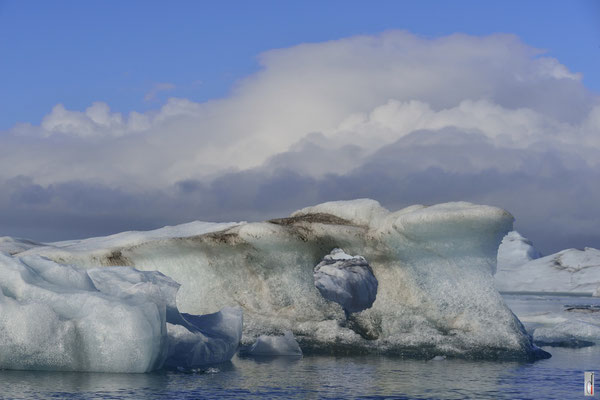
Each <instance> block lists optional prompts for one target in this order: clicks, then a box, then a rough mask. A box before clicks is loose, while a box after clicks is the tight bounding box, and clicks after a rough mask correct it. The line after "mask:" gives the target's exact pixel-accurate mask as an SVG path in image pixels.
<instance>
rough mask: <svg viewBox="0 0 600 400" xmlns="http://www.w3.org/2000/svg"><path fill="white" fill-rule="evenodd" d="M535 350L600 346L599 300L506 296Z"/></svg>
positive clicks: (591, 298)
mask: <svg viewBox="0 0 600 400" xmlns="http://www.w3.org/2000/svg"><path fill="white" fill-rule="evenodd" d="M507 302H508V304H509V306H510V308H511V309H512V310H513V311H514V312H515V314H517V315H518V316H519V319H520V320H521V321H522V322H523V324H524V325H525V327H526V328H527V330H528V331H529V332H530V334H531V335H532V336H533V340H534V343H535V344H536V345H538V346H555V347H585V346H592V345H595V344H599V343H600V299H597V298H593V297H573V296H566V295H561V296H554V295H544V296H539V295H522V294H521V295H518V296H517V295H508V298H507Z"/></svg>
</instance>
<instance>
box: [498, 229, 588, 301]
mask: <svg viewBox="0 0 600 400" xmlns="http://www.w3.org/2000/svg"><path fill="white" fill-rule="evenodd" d="M494 279H495V283H496V288H497V289H498V290H500V291H503V292H548V293H567V292H570V293H581V294H587V295H593V294H594V293H595V292H596V291H597V290H598V288H599V287H600V250H597V249H593V248H589V247H586V248H585V249H584V250H578V249H567V250H562V251H560V252H558V253H555V254H551V255H549V256H545V257H540V254H539V252H537V250H535V248H533V246H532V244H531V242H529V241H528V240H527V239H525V238H523V237H522V236H520V235H519V234H518V233H516V232H511V233H510V234H508V235H507V236H506V237H505V238H504V240H503V241H502V244H501V245H500V247H499V249H498V271H497V272H496V275H495V277H494Z"/></svg>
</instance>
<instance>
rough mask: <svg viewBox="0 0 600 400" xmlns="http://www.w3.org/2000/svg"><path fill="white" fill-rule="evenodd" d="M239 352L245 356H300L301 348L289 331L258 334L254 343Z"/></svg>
mask: <svg viewBox="0 0 600 400" xmlns="http://www.w3.org/2000/svg"><path fill="white" fill-rule="evenodd" d="M240 353H241V354H243V355H247V356H270V357H271V356H295V357H298V356H301V355H302V350H301V349H300V346H299V345H298V342H297V341H296V339H295V338H294V334H293V333H292V332H291V331H285V332H284V334H283V336H268V335H260V336H259V337H258V338H257V339H256V342H254V344H252V345H251V346H249V347H248V348H247V349H244V351H243V352H242V351H241V350H240Z"/></svg>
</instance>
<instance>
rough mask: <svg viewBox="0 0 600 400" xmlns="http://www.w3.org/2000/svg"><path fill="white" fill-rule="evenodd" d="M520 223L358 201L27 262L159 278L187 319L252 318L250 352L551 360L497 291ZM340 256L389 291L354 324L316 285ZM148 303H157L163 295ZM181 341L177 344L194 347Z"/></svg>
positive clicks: (101, 242) (60, 249)
mask: <svg viewBox="0 0 600 400" xmlns="http://www.w3.org/2000/svg"><path fill="white" fill-rule="evenodd" d="M512 223H513V217H512V215H510V214H509V213H508V212H506V211H505V210H502V209H499V208H496V207H490V206H483V205H475V204H471V203H466V202H454V203H445V204H438V205H434V206H422V205H416V206H411V207H408V208H404V209H402V210H399V211H396V212H390V211H388V210H387V209H385V208H383V207H382V206H381V205H380V204H379V203H378V202H376V201H374V200H369V199H359V200H352V201H338V202H328V203H323V204H320V205H316V206H312V207H307V208H304V209H302V210H299V211H297V212H295V213H293V214H291V215H290V216H289V217H286V218H279V219H273V220H270V221H265V222H254V223H232V224H225V225H221V224H212V225H211V224H208V223H200V222H197V223H193V224H192V225H189V226H187V227H185V229H183V228H181V229H180V228H178V227H171V228H170V229H169V230H168V231H164V230H163V231H160V230H159V231H160V232H159V233H158V234H157V233H152V234H148V235H146V234H144V233H143V232H137V233H135V234H127V235H113V236H111V237H107V238H92V239H86V240H81V241H70V242H60V243H50V244H48V245H45V246H37V247H34V248H31V249H29V250H25V251H23V252H21V253H17V256H19V257H25V256H31V255H40V256H44V257H47V258H49V259H51V260H53V261H55V262H58V263H62V264H76V265H79V266H82V267H84V268H90V269H96V270H98V269H100V268H99V267H104V268H106V267H110V266H115V265H117V266H118V265H130V266H132V267H134V268H136V269H137V270H142V271H160V272H161V273H163V274H165V275H167V276H170V277H172V278H173V279H174V280H176V281H177V282H181V283H182V286H181V288H180V290H179V291H178V292H177V302H176V303H177V305H178V309H179V310H181V311H182V312H185V313H189V314H195V315H201V314H210V313H214V312H216V311H218V310H220V309H223V308H224V307H227V306H232V305H236V306H239V307H241V308H242V310H243V314H244V325H243V335H242V338H241V341H242V344H243V345H245V346H249V345H252V344H254V343H256V342H257V341H259V338H261V337H264V336H272V335H273V333H280V332H285V331H288V330H289V331H291V332H293V335H294V336H295V338H296V340H297V342H298V344H299V346H300V348H301V349H302V351H303V352H304V353H326V354H348V353H377V354H396V355H400V356H406V357H420V358H424V359H431V358H433V357H434V356H438V355H440V356H449V357H465V358H487V359H535V358H540V357H547V356H548V354H547V353H545V352H543V351H541V350H539V349H538V348H537V347H536V346H535V345H533V343H532V340H531V337H530V336H529V335H528V334H527V332H526V331H525V329H524V327H523V325H522V324H521V322H520V321H519V320H518V318H517V317H516V316H515V315H514V314H513V313H512V312H511V310H510V309H509V308H508V307H507V306H506V304H505V303H504V301H503V299H502V297H501V296H500V294H499V293H498V291H497V290H496V289H495V288H494V281H493V273H494V272H495V267H496V255H497V249H498V245H499V243H500V241H501V240H502V238H503V237H504V236H505V235H506V234H507V233H508V232H509V231H511V230H512ZM336 248H340V249H344V250H345V251H346V252H347V253H348V254H360V255H361V257H363V258H364V259H365V260H368V265H369V267H370V269H371V270H372V275H373V278H375V279H376V282H378V284H377V289H376V297H375V298H374V301H373V302H372V304H371V305H370V307H368V308H366V309H363V308H364V306H365V305H367V304H368V303H370V302H371V299H370V298H368V301H363V300H362V299H361V300H360V301H358V299H356V298H354V297H355V294H352V295H351V296H350V297H351V298H350V299H349V303H345V304H353V302H356V301H357V303H358V305H359V307H357V308H354V306H352V307H351V309H352V310H355V311H356V312H354V313H353V314H352V321H351V323H348V321H347V320H346V312H345V310H344V307H342V306H341V305H340V304H338V303H336V302H334V301H329V300H327V299H326V298H325V297H323V295H322V294H321V292H320V291H319V289H318V288H317V287H316V286H315V279H314V278H315V277H314V268H315V266H316V265H318V264H319V263H320V262H321V261H322V260H323V259H324V257H325V256H327V255H329V254H330V253H331V251H332V250H333V249H336ZM373 282H375V281H373ZM373 286H374V285H373ZM107 290H108V289H107ZM169 290H171V289H169V288H165V289H164V291H165V292H169ZM373 294H375V293H373ZM148 296H149V298H152V299H154V300H153V301H158V300H157V299H160V298H161V296H162V295H161V294H152V295H148ZM120 299H121V298H120ZM125 300H128V299H121V300H120V301H125ZM132 301H133V300H132ZM342 303H344V302H342ZM169 304H174V303H165V308H166V309H169V307H170V306H169ZM359 309H360V310H359ZM148 312H149V311H148ZM181 315H182V316H185V314H181ZM182 318H183V317H182ZM185 319H188V318H187V317H185ZM167 322H168V321H167ZM179 325H180V326H183V327H185V326H186V325H185V324H184V323H180V324H179ZM167 328H168V326H167ZM177 329H180V328H177ZM190 329H191V328H190ZM190 329H188V330H190ZM190 332H192V331H191V330H190ZM174 336H177V342H176V343H184V342H185V341H186V340H187V338H188V337H189V335H188V334H186V335H183V334H182V335H179V333H177V335H174ZM179 353H180V354H181V352H179ZM227 354H228V353H227ZM157 357H158V356H157Z"/></svg>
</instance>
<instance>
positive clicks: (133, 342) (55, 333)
mask: <svg viewBox="0 0 600 400" xmlns="http://www.w3.org/2000/svg"><path fill="white" fill-rule="evenodd" d="M178 288H179V285H178V284H177V283H176V282H175V281H173V280H172V279H170V278H169V277H167V276H164V275H163V274H161V273H160V272H156V271H137V270H135V269H133V268H130V267H110V268H99V269H98V268H96V269H88V270H86V269H82V268H78V267H76V266H74V265H63V264H58V263H56V262H54V261H51V260H49V259H45V258H42V257H39V256H35V255H29V256H23V257H13V256H10V255H9V254H7V253H0V369H32V370H62V371H99V372H147V371H152V370H155V369H158V368H161V367H163V366H164V365H166V366H174V367H175V366H176V367H184V368H192V367H196V366H200V365H204V364H207V363H215V362H222V361H226V360H229V359H230V358H231V356H232V355H233V353H234V352H235V350H236V349H237V346H238V344H239V341H240V338H241V332H242V326H241V324H242V322H241V320H242V316H241V310H231V309H224V310H223V311H221V312H220V313H219V314H220V315H219V316H216V317H214V316H213V317H211V318H210V320H208V321H204V322H203V320H202V318H205V317H194V316H182V315H181V314H179V312H178V310H177V306H176V303H175V296H176V293H177V290H178ZM213 321H221V322H220V325H219V324H215V323H213ZM185 335H187V336H188V337H190V336H192V337H193V338H190V339H185V340H183V339H182V336H185ZM182 343H183V344H182ZM180 352H181V353H185V357H182V356H181V355H180ZM190 353H193V354H194V357H192V358H189V357H188V356H187V355H188V354H190ZM186 357H187V358H186Z"/></svg>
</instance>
